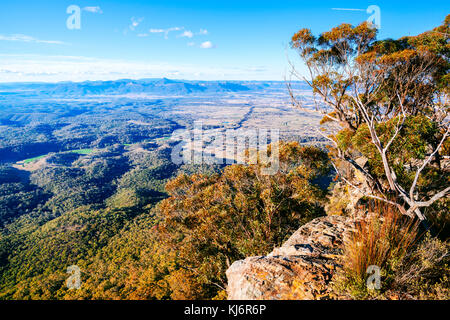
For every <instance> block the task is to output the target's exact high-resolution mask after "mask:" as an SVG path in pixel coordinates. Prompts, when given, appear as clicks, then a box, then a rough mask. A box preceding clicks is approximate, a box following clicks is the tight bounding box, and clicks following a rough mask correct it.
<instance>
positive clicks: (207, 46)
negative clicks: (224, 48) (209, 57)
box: [200, 41, 216, 49]
mask: <svg viewBox="0 0 450 320" xmlns="http://www.w3.org/2000/svg"><path fill="white" fill-rule="evenodd" d="M215 47H216V46H215V45H214V44H213V43H212V42H211V41H205V42H202V43H201V44H200V48H202V49H212V48H215Z"/></svg>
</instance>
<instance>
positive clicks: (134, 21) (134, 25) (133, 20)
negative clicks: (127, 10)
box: [129, 17, 144, 31]
mask: <svg viewBox="0 0 450 320" xmlns="http://www.w3.org/2000/svg"><path fill="white" fill-rule="evenodd" d="M143 20H144V18H138V19H136V18H135V17H132V18H131V24H130V26H129V28H130V30H131V31H134V30H135V29H136V28H137V27H138V26H139V25H140V24H141V22H142V21H143Z"/></svg>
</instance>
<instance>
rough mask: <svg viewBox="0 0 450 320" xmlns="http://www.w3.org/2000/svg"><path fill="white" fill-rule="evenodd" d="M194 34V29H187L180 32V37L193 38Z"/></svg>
mask: <svg viewBox="0 0 450 320" xmlns="http://www.w3.org/2000/svg"><path fill="white" fill-rule="evenodd" d="M193 36H194V33H192V31H189V30H186V31H184V32H183V33H182V34H180V37H186V38H192V37H193Z"/></svg>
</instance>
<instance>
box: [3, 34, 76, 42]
mask: <svg viewBox="0 0 450 320" xmlns="http://www.w3.org/2000/svg"><path fill="white" fill-rule="evenodd" d="M0 40H3V41H18V42H33V43H47V44H67V43H65V42H62V41H57V40H40V39H36V38H34V37H31V36H27V35H24V34H12V35H9V36H4V35H0Z"/></svg>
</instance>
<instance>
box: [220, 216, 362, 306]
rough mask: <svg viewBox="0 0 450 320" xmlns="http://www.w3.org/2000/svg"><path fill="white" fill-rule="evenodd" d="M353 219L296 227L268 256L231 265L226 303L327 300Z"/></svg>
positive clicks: (336, 218) (329, 219)
mask: <svg viewBox="0 0 450 320" xmlns="http://www.w3.org/2000/svg"><path fill="white" fill-rule="evenodd" d="M353 230H354V220H353V219H351V218H347V217H342V216H327V217H320V218H316V219H314V220H312V221H311V222H309V223H307V224H305V225H303V226H302V227H301V228H299V229H298V230H297V231H296V232H295V233H294V234H293V235H292V236H291V237H290V238H289V239H288V240H287V241H286V242H285V243H284V244H283V246H281V247H279V248H275V249H274V250H273V251H272V252H271V253H270V254H269V255H267V256H261V257H249V258H246V259H245V260H239V261H236V262H234V263H233V264H232V265H231V266H230V268H229V269H228V270H227V272H226V274H227V278H228V287H227V293H228V299H229V300H279V299H328V298H330V293H331V292H330V289H329V285H328V284H329V283H330V281H331V279H332V277H333V275H334V273H335V272H336V271H337V270H338V269H339V268H341V265H340V262H339V257H340V256H341V254H342V249H343V246H344V243H345V242H346V241H347V239H348V237H349V236H350V235H351V232H352V231H353Z"/></svg>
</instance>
